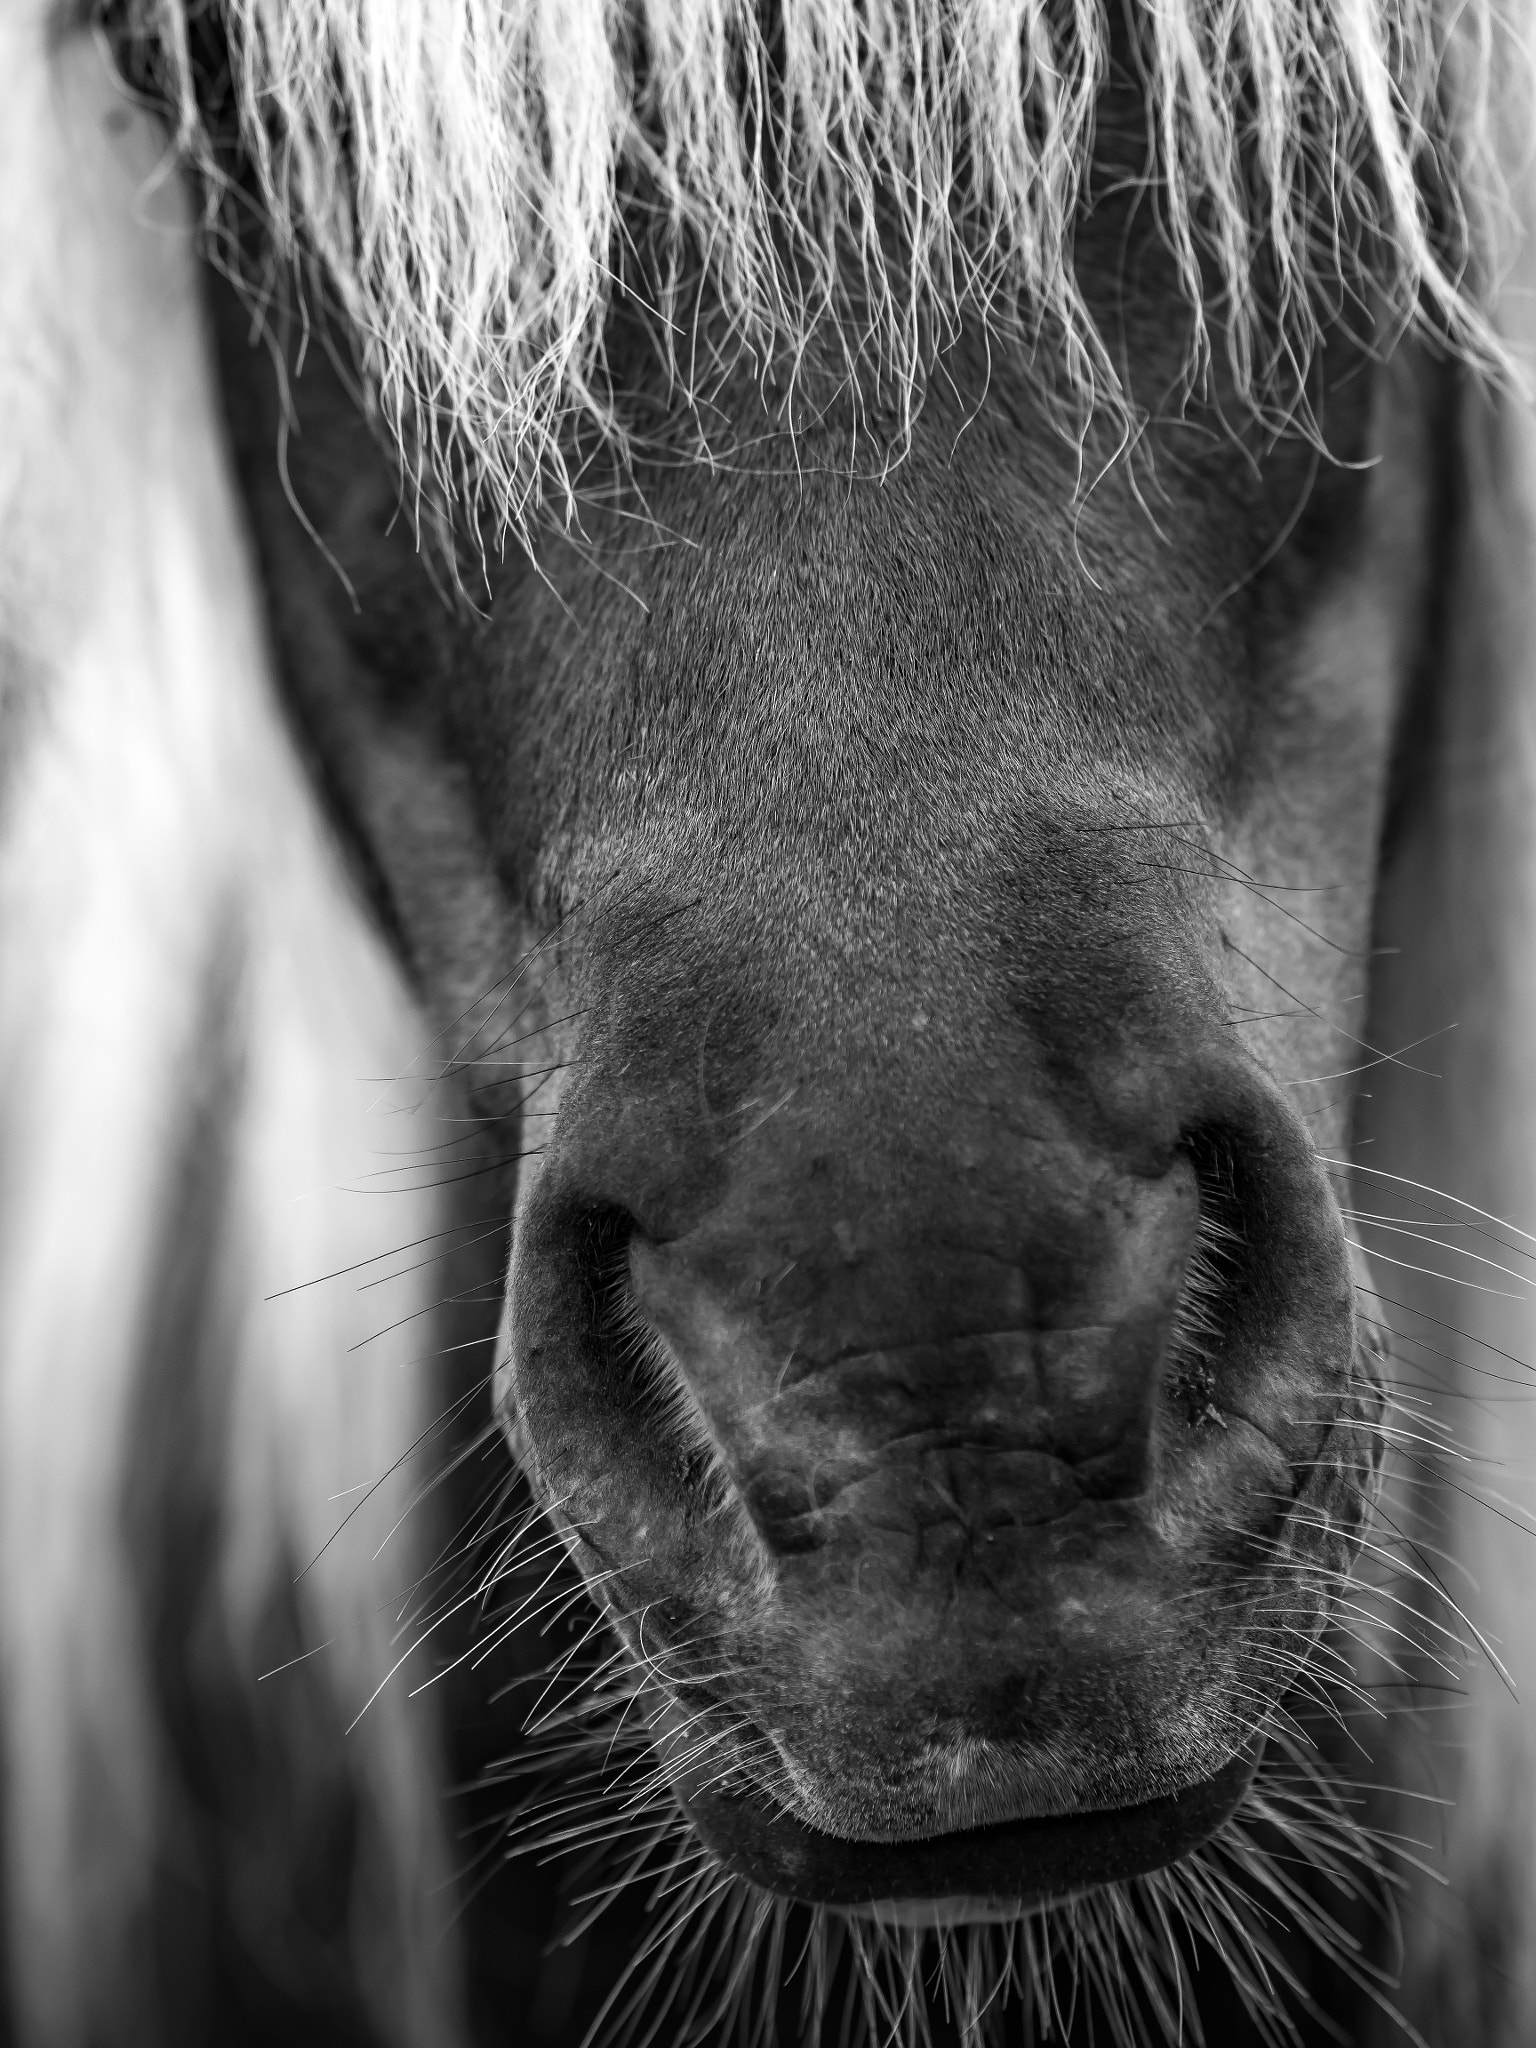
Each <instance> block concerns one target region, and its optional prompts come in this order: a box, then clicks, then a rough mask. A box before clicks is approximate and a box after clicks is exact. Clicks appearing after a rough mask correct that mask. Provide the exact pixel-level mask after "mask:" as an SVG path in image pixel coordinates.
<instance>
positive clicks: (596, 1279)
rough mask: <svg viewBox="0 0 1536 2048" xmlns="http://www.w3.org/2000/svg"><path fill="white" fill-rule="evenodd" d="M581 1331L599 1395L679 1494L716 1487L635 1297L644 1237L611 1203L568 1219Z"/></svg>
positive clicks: (708, 1452) (682, 1383) (681, 1393)
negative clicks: (585, 1316)
mask: <svg viewBox="0 0 1536 2048" xmlns="http://www.w3.org/2000/svg"><path fill="white" fill-rule="evenodd" d="M568 1227H569V1228H570V1230H571V1233H572V1236H573V1239H574V1241H575V1244H576V1247H577V1249H576V1257H577V1261H578V1264H579V1267H580V1271H581V1276H582V1281H583V1287H584V1292H585V1295H586V1299H587V1302H588V1305H589V1310H590V1325H589V1338H590V1343H591V1348H592V1352H593V1355H594V1357H595V1360H596V1362H597V1365H598V1369H599V1372H600V1373H601V1375H602V1378H603V1381H604V1383H605V1385H606V1390H607V1397H608V1398H609V1399H610V1400H612V1401H613V1402H615V1403H616V1404H617V1406H618V1407H619V1408H620V1409H622V1410H623V1411H624V1413H625V1414H626V1416H627V1418H628V1422H629V1425H630V1426H631V1427H632V1428H633V1430H634V1432H635V1434H636V1436H637V1437H638V1438H639V1439H640V1440H641V1441H643V1442H644V1443H645V1444H646V1445H647V1447H648V1449H649V1451H650V1453H651V1455H652V1458H653V1460H654V1463H655V1466H656V1468H657V1476H658V1477H661V1476H663V1475H665V1477H666V1478H668V1479H669V1480H670V1482H671V1485H672V1487H673V1488H674V1489H675V1490H677V1491H678V1492H681V1493H683V1494H685V1495H689V1496H696V1495H698V1494H699V1493H700V1492H701V1491H707V1490H710V1489H711V1488H716V1489H717V1488H718V1479H719V1475H718V1471H717V1467H718V1455H717V1452H716V1450H715V1446H714V1444H713V1442H712V1441H711V1439H710V1437H709V1433H708V1430H707V1428H706V1427H705V1425H704V1423H703V1421H702V1418H701V1417H700V1415H699V1412H698V1409H697V1407H696V1405H695V1403H694V1402H693V1400H692V1398H691V1397H690V1394H689V1391H688V1387H687V1383H686V1380H685V1378H684V1376H683V1374H682V1373H681V1372H680V1371H679V1370H678V1367H677V1364H676V1362H675V1361H674V1360H673V1358H672V1357H671V1356H670V1354H669V1352H668V1349H667V1345H666V1342H665V1340H664V1338H663V1337H662V1336H661V1335H660V1333H659V1332H658V1331H657V1330H656V1329H655V1327H654V1326H653V1325H652V1324H651V1323H650V1322H649V1321H648V1320H647V1319H646V1317H645V1316H644V1314H643V1313H642V1311H641V1308H640V1304H639V1302H638V1301H637V1300H636V1298H635V1288H634V1279H633V1274H632V1271H631V1256H630V1255H631V1249H632V1247H633V1245H634V1243H635V1241H636V1239H637V1238H642V1239H643V1237H644V1233H643V1231H642V1230H641V1227H640V1225H639V1223H637V1222H636V1220H635V1218H634V1217H633V1216H632V1215H631V1214H630V1212H629V1211H628V1210H627V1209H624V1208H622V1207H620V1206H619V1205H618V1204H616V1203H595V1204H593V1205H592V1206H591V1207H589V1208H587V1209H585V1210H583V1211H582V1212H581V1213H580V1214H579V1215H578V1216H575V1217H573V1218H572V1219H571V1221H570V1223H569V1225H568Z"/></svg>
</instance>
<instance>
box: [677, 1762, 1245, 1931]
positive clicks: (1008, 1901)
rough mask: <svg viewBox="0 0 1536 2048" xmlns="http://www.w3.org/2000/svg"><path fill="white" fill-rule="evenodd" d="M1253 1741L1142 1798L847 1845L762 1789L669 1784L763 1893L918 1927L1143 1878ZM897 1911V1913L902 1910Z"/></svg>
mask: <svg viewBox="0 0 1536 2048" xmlns="http://www.w3.org/2000/svg"><path fill="white" fill-rule="evenodd" d="M1263 1748H1264V1740H1263V1737H1262V1736H1258V1737H1255V1738H1254V1739H1253V1740H1252V1741H1251V1742H1249V1743H1248V1744H1247V1745H1246V1746H1245V1747H1244V1748H1243V1749H1241V1750H1239V1751H1238V1753H1237V1754H1236V1755H1235V1756H1234V1757H1232V1758H1231V1760H1230V1761H1229V1762H1228V1763H1226V1764H1225V1765H1223V1766H1222V1768H1221V1769H1220V1770H1219V1771H1217V1772H1216V1773H1215V1775H1214V1776H1212V1777H1209V1778H1205V1779H1203V1780H1201V1781H1199V1782H1198V1783H1196V1784H1194V1785H1190V1786H1186V1787H1184V1788H1183V1789H1181V1790H1180V1791H1177V1792H1173V1793H1168V1794H1165V1795H1163V1796H1162V1797H1159V1798H1156V1799H1149V1800H1147V1801H1145V1802H1143V1803H1141V1804H1139V1805H1135V1806H1122V1807H1113V1808H1109V1809H1106V1810H1102V1811H1089V1812H1082V1813H1071V1814H1053V1815H1048V1816H1042V1817H1032V1818H1030V1819H1027V1820H1010V1821H999V1822H994V1823H992V1824H991V1825H989V1826H986V1827H978V1828H966V1829H962V1830H959V1831H957V1832H955V1833H951V1834H943V1835H935V1836H930V1837H926V1838H921V1839H918V1840H915V1841H902V1842H871V1841H852V1840H847V1839H845V1838H843V1837H841V1836H838V1835H830V1834H827V1833H825V1832H823V1831H822V1830H821V1829H819V1828H815V1827H811V1826H810V1825H808V1824H807V1823H806V1822H805V1821H802V1820H798V1819H796V1818H795V1817H794V1816H793V1815H791V1814H789V1813H786V1812H785V1811H784V1810H783V1809H782V1808H780V1807H778V1806H776V1805H774V1804H772V1803H770V1801H769V1800H768V1799H767V1798H766V1797H765V1796H763V1795H761V1794H756V1793H753V1794H746V1795H743V1794H740V1793H736V1792H733V1791H729V1790H726V1789H725V1788H723V1787H722V1786H720V1785H719V1783H718V1782H716V1783H715V1784H713V1785H701V1786H698V1787H690V1786H688V1785H687V1784H686V1783H684V1784H680V1785H677V1786H675V1787H674V1790H675V1792H676V1795H677V1797H678V1800H679V1802H680V1803H681V1805H682V1806H683V1809H684V1811H685V1812H686V1813H687V1815H688V1818H689V1821H690V1822H691V1824H692V1826H693V1830H694V1833H695V1834H696V1835H697V1837H698V1838H699V1840H700V1842H701V1843H702V1844H703V1845H704V1847H705V1848H707V1849H708V1850H709V1851H710V1852H711V1854H713V1855H714V1857H715V1858H716V1859H717V1861H718V1862H719V1863H720V1864H721V1865H722V1866H723V1867H724V1868H726V1869H727V1870H729V1871H731V1872H732V1873H733V1874H735V1875H736V1876H739V1877H744V1878H747V1879H749V1880H750V1881H751V1882H752V1883H753V1884H755V1885H757V1886H758V1887H759V1888H760V1889H762V1890H763V1891H768V1892H773V1893H776V1894H777V1895H778V1896H780V1897H782V1898H787V1899H794V1900H797V1901H799V1902H800V1903H801V1904H804V1905H818V1906H836V1907H841V1908H845V1909H851V1910H854V1911H858V1910H860V1909H866V1910H867V1914H868V1917H872V1918H875V1919H882V1920H893V1921H896V1922H898V1923H905V1924H918V1925H930V1924H931V1925H943V1924H951V1923H959V1922H961V1921H966V1920H986V1919H993V1920H996V1919H1012V1918H1014V1917H1016V1916H1017V1914H1019V1913H1020V1912H1023V1911H1026V1910H1027V1909H1029V1908H1030V1907H1032V1906H1042V1905H1047V1904H1049V1903H1050V1902H1052V1901H1053V1900H1060V1899H1063V1898H1066V1897H1068V1896H1070V1895H1071V1894H1073V1893H1076V1892H1083V1891H1087V1890H1090V1889H1091V1888H1093V1887H1095V1886H1098V1885H1105V1884H1114V1883H1117V1882H1119V1881H1121V1880H1123V1879H1126V1878H1133V1877H1144V1876H1146V1875H1148V1874H1149V1873H1150V1872H1152V1871H1154V1870H1161V1869H1164V1868H1165V1867H1166V1866H1167V1865H1168V1864H1170V1863H1177V1862H1178V1861H1179V1860H1180V1859H1181V1858H1183V1857H1185V1856H1187V1855H1189V1854H1190V1852H1191V1851H1192V1850H1194V1849H1197V1848H1198V1847H1199V1846H1200V1844H1201V1843H1202V1842H1204V1841H1206V1840H1208V1839H1209V1838H1210V1836H1212V1835H1213V1834H1215V1832H1216V1831H1217V1829H1218V1828H1220V1827H1221V1825H1222V1824H1223V1822H1225V1821H1226V1820H1228V1819H1230V1818H1231V1816H1232V1814H1233V1813H1234V1812H1236V1810H1237V1808H1238V1806H1239V1805H1240V1804H1241V1802H1242V1800H1243V1797H1244V1795H1245V1794H1246V1792H1247V1790H1248V1787H1249V1786H1250V1784H1251V1783H1252V1782H1253V1778H1254V1774H1255V1772H1256V1771H1257V1770H1258V1767H1259V1760H1260V1757H1261V1756H1262V1754H1263ZM904 1909H905V1910H904Z"/></svg>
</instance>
